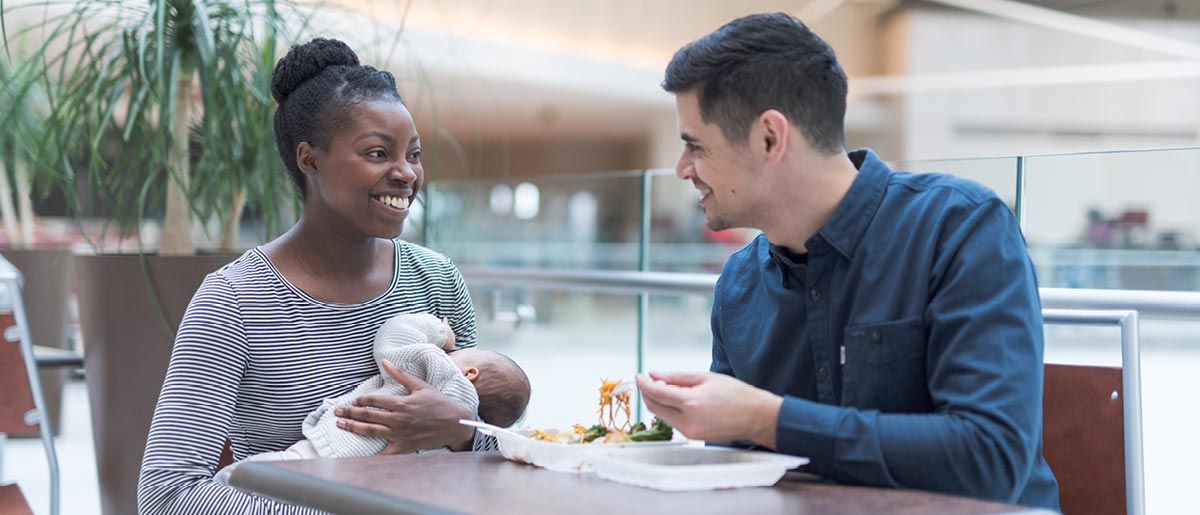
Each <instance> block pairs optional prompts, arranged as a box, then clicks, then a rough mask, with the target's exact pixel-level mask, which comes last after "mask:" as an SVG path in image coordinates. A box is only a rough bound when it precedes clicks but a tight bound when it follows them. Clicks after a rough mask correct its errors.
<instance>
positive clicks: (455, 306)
mask: <svg viewBox="0 0 1200 515" xmlns="http://www.w3.org/2000/svg"><path fill="white" fill-rule="evenodd" d="M395 255H396V258H395V270H394V272H393V274H392V282H391V284H390V285H389V286H388V288H387V290H386V291H385V292H383V293H382V294H380V295H379V296H378V297H375V298H374V299H371V300H368V301H366V302H362V303H357V304H334V303H329V302H324V301H321V300H318V299H316V298H313V297H312V296H310V295H308V294H307V293H305V292H303V291H301V290H300V289H299V288H296V287H295V286H293V285H292V284H291V283H289V282H288V281H287V280H286V279H284V278H283V276H282V275H280V273H279V271H278V270H276V269H275V267H274V266H273V265H272V264H271V262H270V260H268V259H267V256H266V255H265V254H264V253H263V252H262V250H261V249H252V250H250V251H247V252H246V253H245V254H243V255H242V256H241V257H239V258H238V259H237V260H235V261H233V262H232V263H230V264H228V265H226V266H224V267H222V268H221V269H220V270H217V271H216V272H213V273H211V274H209V275H208V277H206V278H205V280H204V283H203V284H202V285H201V286H200V289H199V290H198V291H197V292H196V295H195V296H193V297H192V301H191V303H190V304H189V305H188V308H187V312H186V314H185V315H184V317H183V322H182V323H181V324H180V327H179V332H178V334H177V335H176V338H175V346H174V349H173V350H172V352H171V364H170V367H169V368H168V370H167V376H166V380H165V382H164V383H163V388H162V392H161V393H160V394H159V398H158V406H157V407H156V408H155V411H154V421H153V423H152V424H151V426H150V436H149V439H148V441H147V444H146V454H145V457H144V458H143V461H142V471H141V478H140V479H139V481H138V509H139V512H140V513H142V514H143V515H151V514H154V515H157V514H187V515H203V514H227V513H245V514H259V513H279V514H301V513H317V512H316V511H314V510H311V509H306V508H300V507H296V506H290V505H285V504H282V503H278V502H276V501H272V500H270V499H265V498H261V497H256V496H252V495H250V494H247V493H244V492H241V491H239V490H235V489H232V488H229V487H225V486H222V485H220V484H218V483H216V482H214V481H213V480H212V478H213V472H214V470H215V468H216V466H217V461H218V459H219V457H220V454H221V449H222V448H223V447H224V444H225V440H226V438H228V439H229V440H230V442H231V443H232V450H233V455H234V459H237V460H240V459H242V458H244V457H246V456H249V455H251V454H257V453H260V452H266V451H280V450H283V449H285V448H287V447H288V446H290V445H292V444H294V443H296V442H297V441H299V440H300V439H302V438H304V435H303V434H302V433H301V428H302V423H303V422H304V418H305V416H307V415H308V413H309V412H311V411H312V410H313V409H314V408H316V407H317V406H319V405H320V404H321V401H322V400H323V399H326V398H332V397H337V396H339V395H342V394H345V393H347V392H349V391H350V390H352V389H354V387H355V386H357V385H358V384H359V383H361V382H362V381H363V380H365V379H367V378H369V377H371V376H373V375H376V374H378V373H379V369H378V366H377V364H376V363H375V362H374V359H373V358H372V347H373V341H374V336H375V331H376V330H377V329H378V328H379V326H380V324H382V323H383V322H384V321H385V320H387V319H388V318H391V317H392V316H394V315H398V314H402V313H431V314H433V315H435V316H437V317H439V318H440V317H447V318H449V322H450V326H451V328H452V329H453V330H454V333H455V344H456V346H457V347H471V346H474V345H475V311H474V308H473V307H472V305H471V298H470V296H469V295H468V292H467V288H466V285H465V284H464V282H463V279H462V276H461V275H460V274H459V272H458V269H457V268H455V267H454V265H453V264H452V263H451V262H450V260H449V259H447V258H446V257H444V256H442V255H441V254H438V253H436V252H433V251H431V250H429V249H426V248H424V247H421V246H419V245H415V244H411V243H407V242H403V241H400V240H397V241H396V254H395ZM494 446H495V441H494V440H493V439H491V438H484V437H479V436H477V438H476V441H475V444H474V446H473V447H474V449H475V450H484V449H490V448H494Z"/></svg>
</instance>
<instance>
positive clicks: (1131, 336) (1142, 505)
mask: <svg viewBox="0 0 1200 515" xmlns="http://www.w3.org/2000/svg"><path fill="white" fill-rule="evenodd" d="M1042 319H1043V322H1044V323H1046V324H1071V325H1116V326H1118V327H1120V330H1121V389H1122V390H1123V399H1122V406H1123V409H1124V417H1125V420H1124V423H1125V512H1126V513H1127V514H1129V515H1144V514H1145V513H1146V484H1145V465H1144V463H1143V455H1142V359H1141V354H1142V350H1141V343H1140V329H1139V325H1138V312H1137V311H1135V310H1121V309H1112V310H1098V309H1043V310H1042Z"/></svg>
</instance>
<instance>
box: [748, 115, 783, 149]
mask: <svg viewBox="0 0 1200 515" xmlns="http://www.w3.org/2000/svg"><path fill="white" fill-rule="evenodd" d="M790 127H791V126H790V125H789V124H788V119H787V117H786V116H784V115H783V113H781V112H779V111H776V110H774V109H768V110H766V111H763V114H761V115H759V116H758V119H757V120H755V121H754V126H753V127H751V130H750V144H751V145H755V146H756V147H757V150H760V151H761V152H763V154H764V156H765V157H766V158H767V160H768V161H775V162H778V161H781V160H782V159H783V154H784V150H785V149H787V146H788V139H789V136H790V132H789V131H788V129H789V128H790Z"/></svg>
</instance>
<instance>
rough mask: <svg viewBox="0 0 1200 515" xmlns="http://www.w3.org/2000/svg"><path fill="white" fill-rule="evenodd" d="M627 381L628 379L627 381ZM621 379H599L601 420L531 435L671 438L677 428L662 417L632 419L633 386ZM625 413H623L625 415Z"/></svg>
mask: <svg viewBox="0 0 1200 515" xmlns="http://www.w3.org/2000/svg"><path fill="white" fill-rule="evenodd" d="M626 384H628V383H626ZM622 386H623V385H622V383H621V381H617V380H608V379H601V380H600V410H599V414H600V420H599V423H597V424H595V425H593V426H591V427H585V426H584V425H583V424H575V425H574V426H573V427H572V428H571V429H566V430H558V429H548V430H546V429H535V430H534V431H533V433H532V434H530V435H529V437H530V438H532V439H534V440H541V441H544V442H555V443H628V442H653V441H666V440H670V439H671V437H672V435H673V433H674V430H673V429H672V428H671V426H670V425H669V424H667V422H666V421H664V420H663V419H660V418H658V417H654V421H653V422H651V424H650V426H649V427H647V426H646V424H644V423H642V422H638V423H636V424H634V423H631V422H632V418H631V416H630V411H631V410H630V408H629V399H630V397H631V395H632V393H633V392H632V390H633V389H632V388H622ZM622 415H623V416H622Z"/></svg>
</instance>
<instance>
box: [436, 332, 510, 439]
mask: <svg viewBox="0 0 1200 515" xmlns="http://www.w3.org/2000/svg"><path fill="white" fill-rule="evenodd" d="M450 360H451V361H453V362H454V364H455V365H457V366H458V368H459V370H462V371H463V375H465V376H467V379H468V380H470V381H471V383H472V384H474V385H475V392H476V393H477V394H478V395H479V418H481V419H483V421H484V422H487V423H489V424H492V425H496V426H500V427H508V426H511V425H513V424H514V423H516V422H517V420H518V419H520V418H521V414H522V413H525V406H527V405H529V393H530V388H529V377H528V376H526V375H525V371H524V370H521V367H520V366H519V365H517V363H516V362H515V361H513V360H512V359H511V358H509V357H508V356H505V355H503V354H501V353H499V352H496V351H491V350H483V349H476V348H471V347H469V348H466V349H459V350H456V351H454V352H451V353H450Z"/></svg>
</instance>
